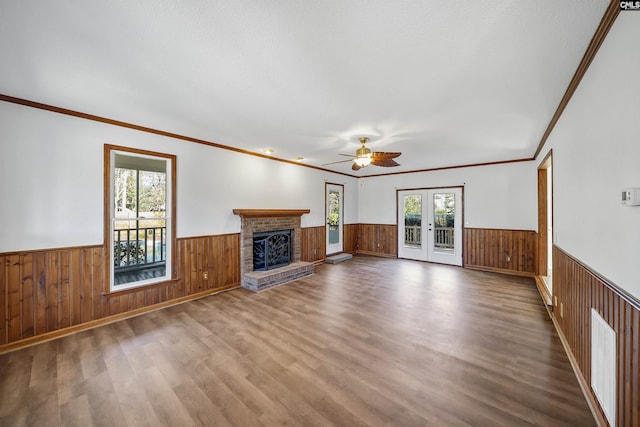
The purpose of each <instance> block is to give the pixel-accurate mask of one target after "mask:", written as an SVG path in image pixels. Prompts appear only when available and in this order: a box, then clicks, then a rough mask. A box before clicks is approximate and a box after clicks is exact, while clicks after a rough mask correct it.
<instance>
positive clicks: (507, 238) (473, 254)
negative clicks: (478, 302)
mask: <svg viewBox="0 0 640 427" xmlns="http://www.w3.org/2000/svg"><path fill="white" fill-rule="evenodd" d="M537 245H538V239H537V233H536V232H535V231H530V230H506V229H494V228H465V229H464V251H463V256H464V266H465V267H467V268H474V269H479V270H487V271H496V272H501V273H508V274H517V275H523V276H533V275H535V272H536V250H537Z"/></svg>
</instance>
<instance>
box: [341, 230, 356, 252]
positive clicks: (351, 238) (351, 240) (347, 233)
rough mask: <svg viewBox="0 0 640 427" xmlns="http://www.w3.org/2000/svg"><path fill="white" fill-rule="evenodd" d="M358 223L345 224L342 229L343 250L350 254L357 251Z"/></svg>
mask: <svg viewBox="0 0 640 427" xmlns="http://www.w3.org/2000/svg"><path fill="white" fill-rule="evenodd" d="M359 230H360V225H359V224H345V225H344V229H343V238H342V240H343V241H344V251H345V252H347V253H350V254H355V253H356V252H357V251H358V244H359V243H358V242H359V235H358V231H359Z"/></svg>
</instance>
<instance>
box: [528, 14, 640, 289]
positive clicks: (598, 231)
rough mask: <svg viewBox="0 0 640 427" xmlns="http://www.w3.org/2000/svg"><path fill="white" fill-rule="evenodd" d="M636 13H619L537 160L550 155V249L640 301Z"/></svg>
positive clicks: (639, 26) (639, 22)
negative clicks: (634, 202) (632, 195)
mask: <svg viewBox="0 0 640 427" xmlns="http://www.w3.org/2000/svg"><path fill="white" fill-rule="evenodd" d="M638 40H640V13H637V12H636V13H633V12H621V13H620V15H619V16H618V18H617V20H616V22H615V23H614V25H613V27H612V28H611V30H610V32H609V34H608V35H607V38H606V39H605V41H604V43H603V45H602V47H601V48H600V50H599V52H598V54H597V55H596V57H595V59H594V60H593V62H592V63H591V66H590V67H589V70H588V71H587V73H586V75H585V76H584V78H583V80H582V82H581V83H580V86H578V89H577V91H576V92H575V94H574V95H573V98H572V99H571V101H570V103H569V104H568V106H567V108H566V110H565V111H564V114H563V115H562V116H561V118H560V120H559V121H558V123H557V125H556V126H555V129H554V130H553V132H552V133H551V136H550V138H549V140H548V142H547V144H546V145H545V147H544V149H543V150H542V152H541V154H540V159H541V158H542V157H543V156H545V155H546V154H547V153H548V152H549V150H550V149H553V183H554V189H553V198H554V200H553V209H554V212H553V214H554V216H553V220H554V224H553V225H554V237H555V238H554V243H555V244H556V245H557V246H559V247H560V248H562V249H564V250H565V251H567V252H568V253H570V254H571V255H573V256H574V257H576V258H578V259H579V260H580V261H582V262H583V263H585V264H586V265H588V266H589V267H591V268H592V269H594V270H595V271H597V272H598V273H600V274H602V275H603V276H605V277H606V278H608V279H609V280H611V281H612V282H614V283H615V284H616V285H618V286H620V287H621V288H623V289H625V290H626V291H628V292H629V293H631V294H632V295H634V296H636V297H638V298H640V278H639V277H638V261H639V258H638V256H639V255H640V207H625V206H622V205H621V192H622V189H623V188H625V187H640V117H639V115H640V78H639V76H640V53H639V52H640V50H639V49H638Z"/></svg>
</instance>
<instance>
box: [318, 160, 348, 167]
mask: <svg viewBox="0 0 640 427" xmlns="http://www.w3.org/2000/svg"><path fill="white" fill-rule="evenodd" d="M351 161H353V160H351V159H349V160H340V161H338V162H331V163H325V164H324V165H322V166H329V165H335V164H337V163H346V162H351Z"/></svg>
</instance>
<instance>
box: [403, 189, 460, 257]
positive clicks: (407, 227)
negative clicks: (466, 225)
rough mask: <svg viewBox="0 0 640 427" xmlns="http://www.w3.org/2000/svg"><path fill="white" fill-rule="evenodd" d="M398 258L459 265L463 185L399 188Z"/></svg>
mask: <svg viewBox="0 0 640 427" xmlns="http://www.w3.org/2000/svg"><path fill="white" fill-rule="evenodd" d="M398 257H399V258H408V259H415V260H419V261H430V262H437V263H442V264H452V265H462V187H453V188H435V189H421V190H400V191H398Z"/></svg>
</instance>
